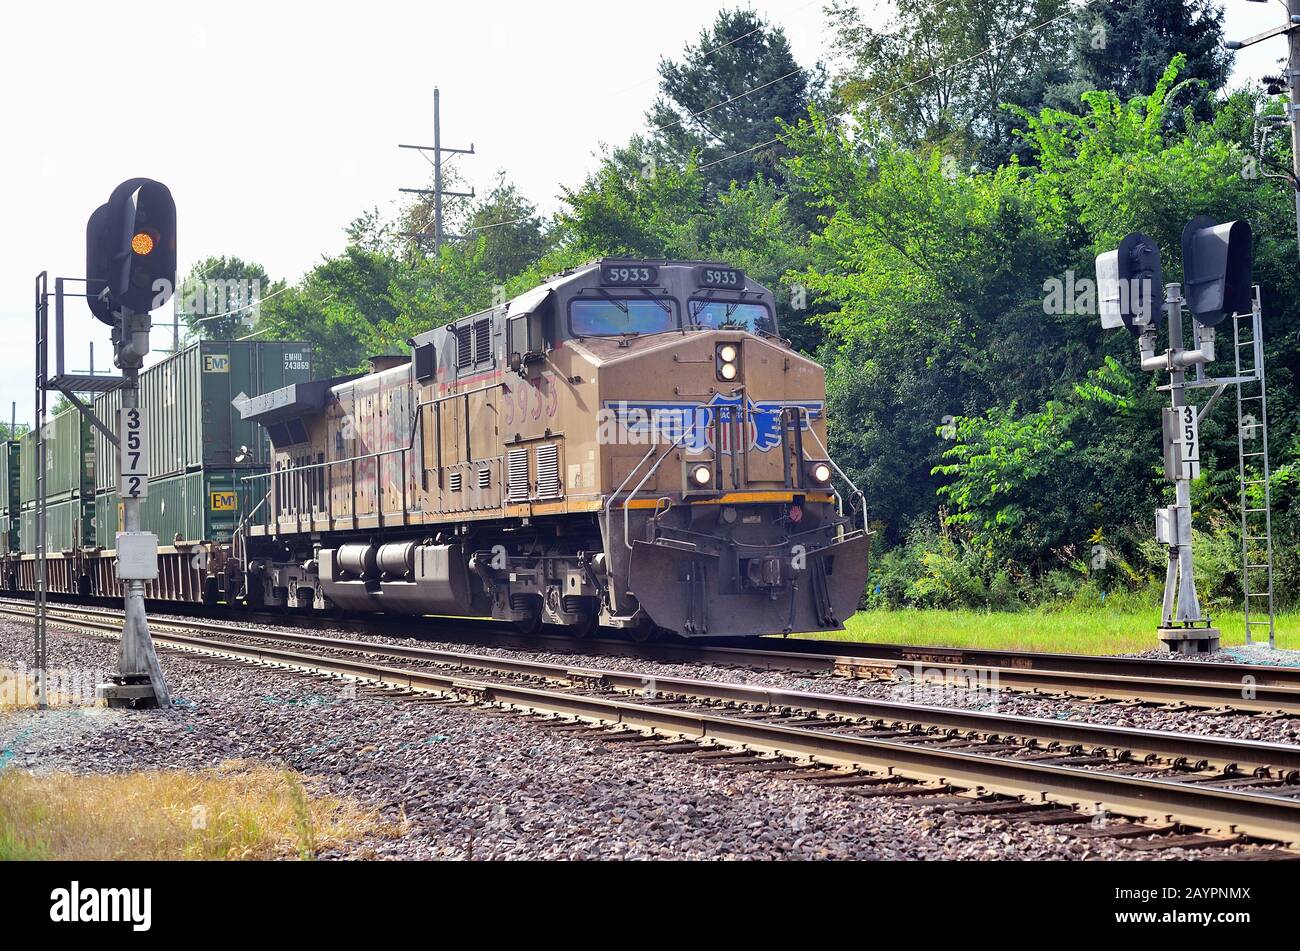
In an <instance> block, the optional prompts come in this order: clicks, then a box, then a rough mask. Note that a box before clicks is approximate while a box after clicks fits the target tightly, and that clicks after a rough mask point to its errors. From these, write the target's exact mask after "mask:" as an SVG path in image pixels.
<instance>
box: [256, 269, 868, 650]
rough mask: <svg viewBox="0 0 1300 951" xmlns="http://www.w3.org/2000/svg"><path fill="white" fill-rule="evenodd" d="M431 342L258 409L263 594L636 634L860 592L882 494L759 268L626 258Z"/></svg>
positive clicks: (786, 619)
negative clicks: (832, 445) (832, 420)
mask: <svg viewBox="0 0 1300 951" xmlns="http://www.w3.org/2000/svg"><path fill="white" fill-rule="evenodd" d="M409 345H410V348H409V351H408V352H405V353H403V354H401V355H396V356H384V357H379V358H373V359H372V364H371V372H369V373H366V374H357V375H349V376H344V377H338V378H333V379H324V380H314V381H308V382H295V383H291V384H289V385H287V386H284V387H282V388H280V389H277V390H274V391H271V392H266V393H263V394H261V395H258V396H255V397H252V398H249V399H247V400H246V401H244V402H243V404H242V405H241V406H240V407H239V410H240V413H241V414H242V416H243V418H244V419H245V420H249V421H252V422H255V423H257V424H259V425H260V426H262V427H264V428H265V431H266V434H267V436H268V437H269V440H270V443H271V447H272V452H271V466H270V469H269V471H267V472H266V473H264V474H254V475H251V476H245V477H244V478H245V481H246V482H249V483H251V484H252V485H254V486H256V490H255V491H254V492H253V493H251V494H252V496H253V497H259V496H264V498H263V501H262V502H261V504H259V505H258V506H257V507H256V508H255V510H254V511H252V512H250V513H249V514H248V516H247V517H246V518H245V519H244V521H243V522H242V523H241V525H240V526H239V528H238V529H237V530H236V532H235V533H234V538H233V540H232V552H231V555H232V557H231V559H230V564H231V565H238V566H241V570H242V572H243V581H242V586H243V591H242V592H241V595H242V599H243V600H245V601H246V602H247V603H248V604H250V605H253V606H263V605H265V606H282V607H291V608H299V609H303V610H320V611H325V610H342V611H348V612H383V613H389V614H410V615H422V614H436V615H450V616H476V617H483V616H488V617H492V618H495V619H498V620H502V621H508V622H512V623H514V624H515V625H517V626H518V627H519V628H521V629H523V630H525V631H537V630H539V629H540V628H541V626H542V625H543V624H551V625H561V626H563V627H564V628H565V629H567V630H568V631H570V632H572V633H575V634H579V635H582V634H586V633H590V632H591V631H593V630H595V629H596V628H597V627H598V626H601V625H603V626H608V627H613V628H622V629H625V630H626V631H627V632H628V633H629V634H630V635H631V636H633V637H634V638H637V639H644V638H649V637H652V636H656V635H658V634H660V633H662V632H674V633H676V634H677V635H680V636H682V637H688V638H690V637H710V638H715V637H734V636H748V635H754V634H768V633H791V632H803V631H827V630H838V629H841V628H842V627H843V623H844V620H845V619H846V618H847V617H848V616H849V615H851V614H852V613H853V611H854V610H855V609H856V607H857V604H858V600H859V598H860V596H861V594H862V591H863V588H864V586H865V583H866V576H867V560H868V535H867V525H866V516H865V506H864V500H863V498H862V494H861V493H860V492H859V491H858V490H857V489H856V488H855V487H853V485H852V483H851V482H850V481H849V480H848V478H847V477H846V476H845V475H844V474H843V472H842V471H840V469H839V468H838V467H837V466H836V465H835V463H834V461H833V460H832V459H831V457H830V455H829V453H828V451H827V449H826V446H827V435H826V403H825V374H824V371H823V369H822V368H821V367H820V366H819V365H818V364H817V363H815V362H814V361H812V360H809V359H807V358H806V357H804V356H802V355H801V354H799V353H798V352H796V351H795V350H793V349H792V348H791V347H790V346H789V344H788V343H787V342H786V341H785V340H783V339H782V338H781V337H780V335H779V328H778V327H777V322H776V311H775V302H774V299H773V295H772V292H771V291H770V290H768V289H767V288H765V287H763V286H761V285H759V284H757V283H756V282H754V281H753V280H751V279H750V278H749V277H748V276H747V275H746V274H745V273H744V272H743V271H741V270H739V269H737V268H733V267H730V266H728V265H726V264H722V263H717V262H708V261H663V260H630V259H612V258H607V259H603V260H600V261H596V262H592V263H590V264H587V265H585V266H582V267H578V268H575V269H572V270H568V271H565V272H562V273H560V274H558V275H556V276H554V277H552V278H550V279H549V280H547V281H546V282H545V283H543V284H541V285H540V286H538V287H535V288H533V289H531V290H529V291H527V292H525V293H523V294H520V295H519V296H517V297H514V298H513V299H511V300H509V301H506V302H504V303H503V304H501V305H500V306H495V307H492V308H490V309H487V310H484V311H482V312H479V313H476V314H472V315H469V316H467V317H464V318H462V319H459V320H456V321H454V322H452V323H451V324H448V325H447V326H443V327H438V328H436V329H433V330H429V331H427V332H424V333H421V334H418V335H416V336H415V337H413V338H412V339H411V340H410V341H409ZM840 488H843V490H844V491H843V492H841V491H840ZM231 586H232V587H233V586H235V582H233V580H232V583H231Z"/></svg>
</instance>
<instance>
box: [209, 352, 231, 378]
mask: <svg viewBox="0 0 1300 951" xmlns="http://www.w3.org/2000/svg"><path fill="white" fill-rule="evenodd" d="M203 372H204V373H229V372H230V356H229V355H228V354H225V353H205V354H204V355H203Z"/></svg>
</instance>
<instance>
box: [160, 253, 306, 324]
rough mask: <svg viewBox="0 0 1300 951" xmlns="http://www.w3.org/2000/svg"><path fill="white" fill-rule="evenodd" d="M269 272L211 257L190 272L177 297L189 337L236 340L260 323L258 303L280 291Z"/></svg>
mask: <svg viewBox="0 0 1300 951" xmlns="http://www.w3.org/2000/svg"><path fill="white" fill-rule="evenodd" d="M284 286H285V285H284V284H283V283H282V282H281V283H275V282H272V281H271V279H270V277H268V276H267V273H266V269H265V268H264V267H262V265H260V264H257V263H255V262H253V261H244V260H243V259H241V258H238V257H226V256H224V255H222V256H220V257H207V258H204V259H203V260H202V261H199V262H198V263H197V264H195V265H194V267H192V268H191V269H190V273H189V274H188V275H187V276H186V278H185V279H184V280H183V281H182V282H181V285H180V287H179V288H178V289H177V294H176V307H177V308H178V310H179V312H180V314H181V315H182V318H183V320H184V325H185V330H186V335H187V336H188V337H191V338H195V337H197V338H200V339H203V340H234V339H236V338H238V337H242V336H244V335H245V334H248V333H249V332H250V331H251V330H252V328H253V326H254V324H255V323H256V313H257V307H258V302H259V301H260V300H261V299H263V298H265V297H267V296H269V295H271V294H274V293H276V292H277V291H280V290H282V289H283V288H284Z"/></svg>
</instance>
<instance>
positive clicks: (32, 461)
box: [19, 409, 95, 509]
mask: <svg viewBox="0 0 1300 951" xmlns="http://www.w3.org/2000/svg"><path fill="white" fill-rule="evenodd" d="M91 431H92V430H91V425H90V423H89V422H88V421H87V420H86V418H85V417H84V416H82V415H81V414H80V413H78V412H77V411H76V409H66V410H64V411H63V412H62V413H60V414H59V415H58V416H55V417H54V418H53V419H51V420H49V421H48V422H47V423H46V424H45V432H46V435H45V499H46V501H47V502H65V501H67V500H69V499H71V498H72V497H73V496H82V495H86V496H89V495H91V494H93V492H94V486H95V460H94V457H93V456H92V455H91V453H92V452H94V442H93V440H92V438H91ZM19 446H20V448H19V470H20V472H21V475H20V476H19V496H20V497H21V500H22V507H23V508H24V509H25V508H27V507H28V506H29V505H35V504H36V433H34V432H30V433H23V435H22V436H21V437H20V438H19Z"/></svg>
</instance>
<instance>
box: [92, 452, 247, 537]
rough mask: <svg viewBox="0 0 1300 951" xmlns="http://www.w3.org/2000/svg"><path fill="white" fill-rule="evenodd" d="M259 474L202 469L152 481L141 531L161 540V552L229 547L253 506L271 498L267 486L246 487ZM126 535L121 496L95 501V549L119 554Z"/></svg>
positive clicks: (109, 494)
mask: <svg viewBox="0 0 1300 951" xmlns="http://www.w3.org/2000/svg"><path fill="white" fill-rule="evenodd" d="M256 471H257V470H255V469H246V468H240V469H203V470H200V471H198V472H187V473H182V474H181V475H176V476H169V477H167V478H163V479H151V480H150V482H149V495H148V496H147V497H146V498H145V499H144V500H143V501H142V502H141V504H140V522H141V528H142V529H143V530H144V531H146V532H153V533H154V534H155V535H157V536H158V544H159V545H160V546H166V545H174V544H175V543H176V540H177V538H179V539H180V540H181V541H185V542H196V541H214V542H229V541H230V538H231V536H232V535H233V534H234V531H235V528H236V527H237V526H238V525H239V521H240V519H242V518H244V516H246V515H247V514H248V513H249V511H250V510H251V509H252V507H253V506H255V505H257V503H258V502H260V501H261V500H262V497H263V496H264V495H265V494H266V480H265V479H254V480H251V481H244V477H245V476H249V475H253V474H254V473H256ZM121 529H122V507H121V504H120V503H119V500H118V495H117V490H116V489H113V490H110V491H108V492H101V493H100V494H99V495H97V496H95V544H96V545H98V546H99V547H100V548H116V547H117V533H118V532H119V531H121Z"/></svg>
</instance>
